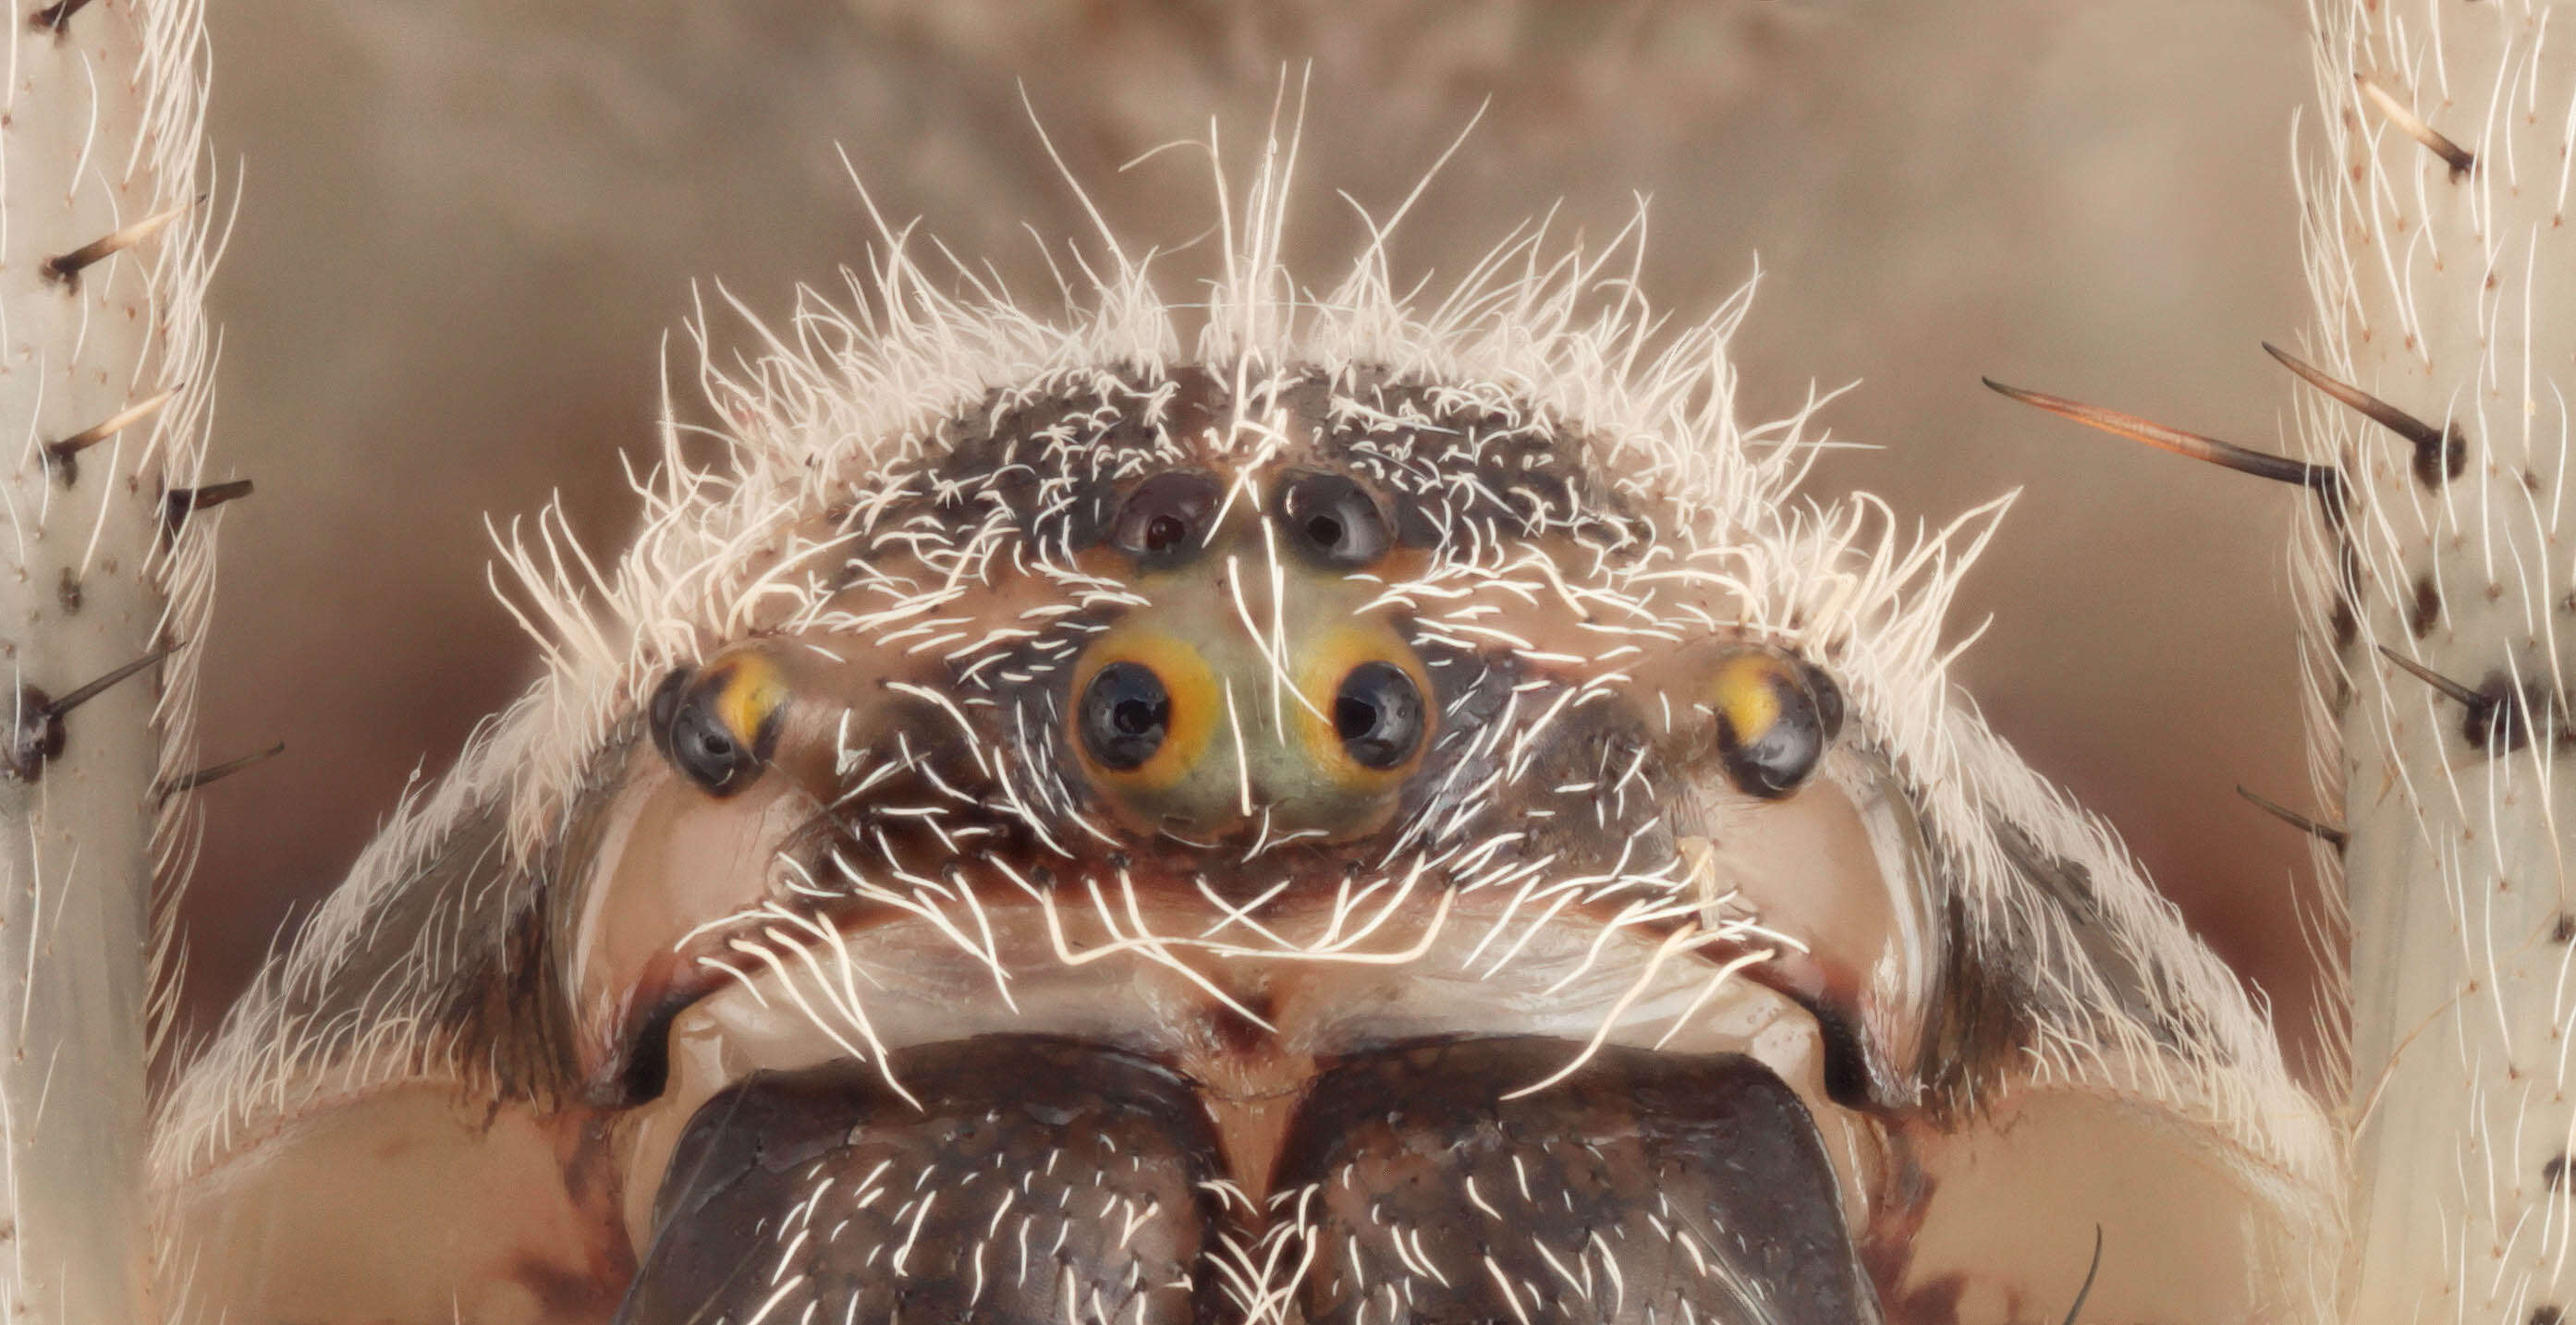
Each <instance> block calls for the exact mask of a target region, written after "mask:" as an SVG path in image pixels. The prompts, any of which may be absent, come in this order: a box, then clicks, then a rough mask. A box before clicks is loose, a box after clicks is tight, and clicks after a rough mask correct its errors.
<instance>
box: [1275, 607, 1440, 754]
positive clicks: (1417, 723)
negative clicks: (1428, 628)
mask: <svg viewBox="0 0 2576 1325" xmlns="http://www.w3.org/2000/svg"><path fill="white" fill-rule="evenodd" d="M1297 690H1298V693H1299V694H1300V695H1302V696H1304V697H1305V702H1304V703H1302V704H1300V705H1298V706H1297V715H1296V717H1295V719H1294V722H1295V725H1296V728H1297V738H1298V741H1299V743H1300V744H1302V745H1303V746H1304V747H1305V749H1306V755H1307V758H1309V759H1310V760H1312V761H1313V762H1314V765H1315V767H1316V768H1318V769H1320V770H1322V771H1323V772H1324V773H1326V774H1327V775H1328V776H1330V777H1331V778H1332V779H1333V780H1334V781H1336V782H1338V783H1340V784H1341V785H1342V786H1344V787H1345V788H1349V789H1353V790H1366V789H1373V788H1377V787H1380V786H1383V785H1385V784H1387V783H1389V782H1394V781H1399V780H1401V779H1402V778H1403V777H1404V776H1405V775H1406V774H1407V773H1410V772H1411V771H1412V770H1413V769H1414V767H1415V766H1416V765H1418V764H1420V763H1421V762H1422V752H1423V751H1425V750H1427V749H1429V748H1430V746H1431V736H1432V733H1433V731H1434V729H1435V727H1436V726H1437V720H1438V714H1437V712H1436V710H1435V708H1434V706H1433V704H1432V702H1431V698H1430V696H1431V678H1430V677H1428V676H1426V675H1424V674H1423V670H1422V662H1421V660H1420V659H1419V658H1417V657H1415V656H1414V653H1413V650H1411V649H1409V648H1406V647H1404V644H1403V642H1402V641H1400V640H1398V639H1396V638H1395V637H1394V635H1393V634H1392V632H1389V631H1386V630H1384V629H1383V628H1380V629H1377V630H1368V629H1363V628H1361V627H1359V626H1357V625H1355V624H1346V625H1343V626H1341V627H1338V628H1336V629H1333V630H1330V631H1328V632H1326V633H1325V634H1324V635H1323V636H1322V637H1321V638H1319V639H1316V640H1314V641H1312V642H1311V643H1310V644H1309V645H1308V647H1307V648H1306V649H1305V651H1304V657H1302V658H1301V659H1299V666H1298V669H1297Z"/></svg>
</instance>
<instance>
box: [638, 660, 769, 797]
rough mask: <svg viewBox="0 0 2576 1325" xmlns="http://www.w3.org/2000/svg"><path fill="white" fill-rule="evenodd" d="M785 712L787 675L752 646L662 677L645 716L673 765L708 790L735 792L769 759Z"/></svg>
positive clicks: (756, 775) (755, 776) (719, 793)
mask: <svg viewBox="0 0 2576 1325" xmlns="http://www.w3.org/2000/svg"><path fill="white" fill-rule="evenodd" d="M786 711H787V683H786V679H785V678H784V677H782V676H780V675H779V672H778V669H777V667H776V666H775V665H773V664H772V663H770V662H769V660H768V659H766V658H762V657H760V656H759V655H757V654H748V653H746V654H736V655H734V656H732V657H730V658H723V659H719V660H717V661H716V662H713V663H710V664H708V665H707V666H706V667H705V668H704V669H701V670H699V671H697V672H694V673H693V672H691V671H689V670H688V669H686V668H682V669H680V670H679V671H675V672H673V673H671V674H670V675H669V676H667V677H664V678H663V680H662V684H661V685H660V687H658V688H657V689H655V690H654V692H653V701H652V703H651V705H650V706H649V707H648V708H647V709H646V711H645V721H646V724H647V725H648V726H649V727H650V728H651V731H652V736H653V748H654V749H656V750H659V751H660V752H661V754H662V758H663V759H664V760H666V761H668V762H669V763H670V765H671V767H673V768H675V769H678V770H679V771H680V772H681V773H682V774H684V775H686V776H687V777H688V779H689V780H690V781H692V782H695V783H697V784H698V785H699V786H700V787H702V788H704V789H705V790H706V791H707V793H708V794H709V795H713V796H730V795H732V794H734V793H735V792H737V791H740V790H742V789H743V788H745V787H748V786H750V785H751V784H752V782H753V781H755V780H756V779H758V778H759V776H760V773H761V770H762V769H763V768H765V767H767V766H768V763H769V757H770V755H771V754H773V753H775V752H776V750H777V746H778V729H779V720H780V719H781V718H782V717H783V716H785V714H786Z"/></svg>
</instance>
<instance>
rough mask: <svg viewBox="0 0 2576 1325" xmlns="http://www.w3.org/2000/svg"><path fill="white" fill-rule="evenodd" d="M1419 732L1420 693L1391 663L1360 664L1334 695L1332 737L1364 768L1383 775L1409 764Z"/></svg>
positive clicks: (1344, 678) (1408, 678) (1419, 738)
mask: <svg viewBox="0 0 2576 1325" xmlns="http://www.w3.org/2000/svg"><path fill="white" fill-rule="evenodd" d="M1422 729H1423V722H1422V691H1421V690H1419V689H1418V688H1416V687H1415V686H1414V684H1413V678H1412V677H1410V676H1407V675H1405V674H1404V669H1402V668H1400V667H1397V666H1396V665H1394V664H1393V663H1383V662H1365V663H1361V664H1360V665H1359V666H1357V667H1354V668H1352V669H1351V672H1350V675H1348V676H1346V677H1343V678H1342V684H1341V688H1340V689H1339V690H1338V691H1336V692H1335V693H1334V695H1333V733H1334V734H1335V735H1337V736H1339V737H1341V738H1342V750H1343V752H1344V753H1346V754H1348V755H1349V756H1350V757H1351V759H1352V761H1353V762H1355V763H1357V764H1359V765H1360V766H1361V767H1363V768H1373V769H1378V770H1381V771H1382V770H1385V769H1390V768H1394V767H1397V766H1398V765H1401V764H1402V763H1403V762H1404V761H1405V760H1407V759H1410V758H1412V757H1413V752H1414V751H1415V750H1416V749H1418V748H1419V747H1420V746H1421V744H1422Z"/></svg>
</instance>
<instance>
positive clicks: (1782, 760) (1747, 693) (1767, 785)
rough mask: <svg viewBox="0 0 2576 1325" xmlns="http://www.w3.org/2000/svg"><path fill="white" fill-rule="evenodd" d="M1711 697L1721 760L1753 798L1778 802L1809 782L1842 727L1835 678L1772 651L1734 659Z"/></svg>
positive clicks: (1724, 663)
mask: <svg viewBox="0 0 2576 1325" xmlns="http://www.w3.org/2000/svg"><path fill="white" fill-rule="evenodd" d="M1709 694H1710V702H1711V707H1712V708H1713V709H1714V710H1715V711H1716V715H1717V750H1718V758H1719V759H1720V760H1721V761H1722V762H1723V763H1724V764H1725V767H1726V776H1727V779H1728V780H1729V781H1731V782H1733V783H1734V784H1735V786H1736V789H1737V790H1739V791H1742V792H1743V793H1745V794H1746V795H1748V796H1759V797H1762V798H1763V799H1765V800H1777V799H1779V798H1781V797H1783V796H1787V795H1788V794H1789V793H1791V792H1793V791H1796V790H1797V789H1798V788H1799V787H1801V786H1803V785H1805V784H1806V781H1807V779H1808V778H1809V777H1811V776H1813V775H1814V774H1815V771H1816V765H1817V764H1818V763H1819V762H1820V761H1822V760H1823V758H1824V754H1825V747H1826V746H1828V745H1830V744H1832V743H1833V739H1834V737H1835V736H1836V735H1837V734H1839V733H1840V731H1841V729H1842V715H1843V703H1842V692H1841V690H1840V689H1838V688H1837V687H1836V686H1835V685H1834V683H1833V681H1832V680H1831V679H1830V678H1828V677H1827V676H1826V675H1825V674H1824V673H1823V672H1821V671H1819V670H1817V669H1816V668H1814V667H1811V666H1808V665H1807V664H1805V663H1803V662H1801V661H1799V660H1798V659H1795V658H1792V657H1789V656H1787V655H1785V654H1781V653H1776V652H1773V651H1772V650H1769V649H1760V648H1747V649H1744V650H1742V651H1741V652H1736V653H1731V654H1728V655H1727V656H1726V657H1725V658H1724V659H1722V660H1721V661H1720V662H1719V663H1718V666H1717V671H1716V675H1715V677H1714V679H1713V684H1712V685H1711V687H1710V692H1709Z"/></svg>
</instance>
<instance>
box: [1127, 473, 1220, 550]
mask: <svg viewBox="0 0 2576 1325" xmlns="http://www.w3.org/2000/svg"><path fill="white" fill-rule="evenodd" d="M1223 496H1224V493H1223V492H1222V491H1221V490H1219V489H1218V487H1217V485H1216V480H1215V479H1212V478H1209V477H1208V476H1207V475H1205V474H1192V473H1186V472H1174V473H1168V474H1156V475H1155V476H1153V477H1152V478H1149V479H1147V480H1145V481H1144V482H1142V483H1140V484H1137V485H1136V490H1135V491H1134V492H1131V493H1129V494H1127V500H1126V502H1125V503H1123V504H1122V505H1120V506H1119V508H1118V520H1117V523H1116V524H1115V525H1114V526H1112V527H1111V529H1110V534H1109V540H1110V542H1112V543H1114V544H1116V545H1117V546H1118V547H1119V549H1120V550H1122V551H1124V552H1127V553H1129V554H1131V555H1133V556H1135V557H1136V558H1138V559H1139V560H1140V561H1143V562H1145V563H1147V564H1148V565H1153V564H1169V563H1173V562H1178V561H1182V560H1186V559H1187V558H1188V557H1189V556H1190V555H1191V554H1192V553H1194V552H1196V551H1198V550H1199V547H1200V546H1201V545H1202V544H1204V543H1205V542H1206V541H1207V529H1208V521H1209V519H1211V518H1212V517H1213V516H1214V515H1215V514H1216V509H1217V506H1218V504H1219V501H1220V499H1221V498H1222V497H1223Z"/></svg>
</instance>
